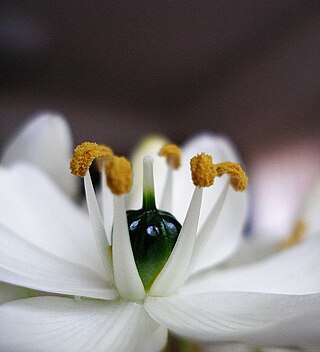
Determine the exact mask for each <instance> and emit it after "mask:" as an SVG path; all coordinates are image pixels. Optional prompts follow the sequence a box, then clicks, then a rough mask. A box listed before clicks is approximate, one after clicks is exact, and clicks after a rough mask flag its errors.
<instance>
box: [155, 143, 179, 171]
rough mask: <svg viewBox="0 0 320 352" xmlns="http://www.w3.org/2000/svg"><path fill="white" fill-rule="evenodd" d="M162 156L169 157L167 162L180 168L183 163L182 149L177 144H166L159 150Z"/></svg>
mask: <svg viewBox="0 0 320 352" xmlns="http://www.w3.org/2000/svg"><path fill="white" fill-rule="evenodd" d="M159 155H160V156H164V157H165V158H167V163H168V164H169V165H170V166H171V167H172V168H173V169H178V168H179V167H180V165H181V149H180V148H179V147H178V146H177V145H176V144H165V145H164V146H163V147H162V148H161V149H160V151H159Z"/></svg>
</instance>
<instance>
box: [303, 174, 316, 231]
mask: <svg viewBox="0 0 320 352" xmlns="http://www.w3.org/2000/svg"><path fill="white" fill-rule="evenodd" d="M319 214H320V179H318V180H317V181H316V182H315V184H314V185H313V186H312V187H311V189H310V190H309V192H308V194H307V197H306V199H305V201H304V203H303V206H302V209H301V210H300V214H299V215H298V221H299V220H302V221H303V222H304V224H305V227H306V235H310V234H314V233H317V232H319V231H320V216H319Z"/></svg>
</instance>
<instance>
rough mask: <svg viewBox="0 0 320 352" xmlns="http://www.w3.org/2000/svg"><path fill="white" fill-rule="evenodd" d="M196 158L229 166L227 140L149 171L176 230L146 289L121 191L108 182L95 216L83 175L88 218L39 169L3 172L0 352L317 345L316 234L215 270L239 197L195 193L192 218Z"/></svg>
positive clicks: (242, 200)
mask: <svg viewBox="0 0 320 352" xmlns="http://www.w3.org/2000/svg"><path fill="white" fill-rule="evenodd" d="M198 152H207V153H210V154H212V155H213V156H214V157H215V161H217V162H220V161H225V160H232V161H236V156H235V155H234V152H233V150H232V147H231V146H230V144H229V143H228V142H227V141H225V140H224V139H222V138H219V137H215V136H202V137H198V138H195V139H194V140H192V141H190V142H189V143H188V144H187V145H186V146H185V147H184V148H183V151H182V155H183V158H184V159H183V164H182V167H181V168H180V169H179V170H177V171H174V172H172V171H171V169H169V171H168V172H169V174H171V176H172V177H171V176H169V178H168V179H167V182H165V181H160V180H158V179H157V176H161V175H162V173H159V174H158V173H156V174H155V180H156V186H158V184H159V185H163V184H165V185H164V186H162V187H160V188H162V191H160V192H159V193H158V194H160V195H161V196H160V197H158V198H159V199H161V198H162V200H160V202H159V204H161V203H162V204H165V205H166V207H167V208H166V210H169V211H170V212H171V213H172V214H174V215H175V216H176V217H177V219H178V220H179V221H180V222H182V221H184V224H183V227H182V230H181V232H180V235H179V237H178V240H177V243H176V245H175V247H174V249H173V251H172V253H171V256H170V257H169V259H168V261H167V263H166V265H165V266H164V267H163V269H162V270H161V271H160V273H159V274H158V276H157V277H156V279H155V280H154V282H153V284H152V285H151V287H150V289H148V290H147V292H146V290H145V288H144V285H143V282H142V280H141V278H140V276H139V273H138V270H137V267H136V265H135V260H134V256H133V252H132V249H131V245H130V239H129V235H128V226H127V218H126V214H125V203H124V201H125V198H124V195H120V196H113V195H111V193H110V192H109V190H108V188H107V187H106V186H105V185H104V189H103V192H102V195H103V197H102V198H103V202H104V204H103V205H102V211H101V212H102V214H103V216H101V214H100V209H99V206H98V203H97V201H96V197H95V194H94V190H93V187H92V183H91V179H90V175H89V173H87V175H86V176H85V186H86V197H87V202H88V208H89V214H90V218H89V216H88V215H87V214H86V213H85V212H84V211H82V209H81V208H79V207H77V206H76V205H75V204H74V203H73V202H72V200H70V199H69V198H68V197H66V196H65V195H64V194H63V192H62V191H61V189H60V188H59V187H57V186H56V185H55V184H53V183H52V182H51V180H50V179H49V178H48V177H47V176H46V175H45V174H43V173H42V172H41V171H39V170H38V169H35V168H34V167H32V166H30V165H27V164H14V165H12V166H10V167H1V168H0V196H1V198H0V280H1V281H2V284H1V286H0V300H1V301H2V302H3V303H2V304H1V305H0V346H1V351H5V352H10V351H15V352H18V351H19V352H20V351H28V352H33V351H48V352H50V351H55V352H74V351H84V352H89V351H94V352H99V351H108V352H110V351H117V352H120V351H142V352H143V351H150V352H151V351H159V350H160V349H161V348H162V347H163V345H164V344H165V342H166V338H167V331H168V329H169V330H171V331H172V332H174V333H177V334H180V335H182V336H185V337H187V338H191V339H196V340H202V341H240V342H244V343H251V344H256V345H293V346H316V345H317V344H319V343H320V337H319V336H320V334H319V329H320V328H319V326H320V324H319V322H320V321H319V320H320V304H319V303H320V295H319V289H320V280H319V268H320V256H319V251H318V248H319V241H320V238H319V236H313V237H312V238H310V239H309V240H306V241H305V242H304V243H302V244H300V245H298V246H296V247H294V248H292V249H289V250H287V251H284V252H283V253H280V254H279V255H278V256H275V257H274V258H272V259H270V260H267V261H264V262H260V263H258V264H254V265H248V266H246V267H242V268H235V269H221V268H220V269H219V267H218V264H221V263H223V262H224V261H225V260H227V259H228V258H229V257H230V255H231V254H232V253H233V252H234V251H235V250H236V248H237V246H238V243H239V241H240V237H241V231H242V228H243V225H244V222H245V219H246V213H247V199H246V194H245V193H237V192H234V191H233V190H232V189H231V188H230V187H229V186H228V184H229V179H228V177H224V178H221V179H219V180H217V181H215V184H214V186H213V187H210V188H209V189H205V190H204V191H203V193H204V199H203V202H202V210H201V215H200V216H199V211H200V204H201V196H202V189H201V188H198V187H196V188H195V187H194V186H192V183H191V181H190V175H189V174H190V172H189V171H188V169H189V166H188V160H189V159H190V157H191V156H193V155H195V154H196V153H198ZM155 159H156V158H155ZM155 162H156V163H158V160H156V161H155ZM161 162H162V163H163V161H161ZM148 167H150V161H148V159H147V161H146V168H148ZM147 173H148V175H149V176H150V170H149V171H148V172H147ZM150 179H151V178H150ZM150 179H149V181H148V182H147V183H148V185H150ZM137 181H139V177H138V180H137ZM140 181H141V180H140ZM171 183H173V185H171ZM171 187H172V188H171ZM170 188H171V189H172V192H168V190H170ZM136 190H137V187H136V185H134V187H133V189H132V192H131V194H130V195H129V196H131V199H128V204H130V208H129V209H132V208H131V207H134V206H135V204H136V203H135V202H136V199H137V196H136ZM157 190H158V187H157ZM192 194H193V196H192ZM170 195H171V196H172V199H170ZM191 197H192V200H191V202H190V199H191ZM112 198H114V199H112ZM113 200H114V211H111V210H112V209H113V207H112V204H113ZM170 200H172V201H170ZM188 204H190V205H189V206H188ZM160 208H161V207H160ZM108 209H110V211H109V212H108ZM113 213H114V214H113ZM186 214H187V215H186ZM199 218H200V219H199ZM102 219H103V220H102ZM111 219H112V220H113V221H111ZM184 219H185V220H184ZM198 219H199V230H197V228H198V226H197V225H198ZM90 222H91V226H92V227H91V228H90ZM111 226H113V236H112V253H111V251H110V250H109V243H111V231H110V230H111Z"/></svg>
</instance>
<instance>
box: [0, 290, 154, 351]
mask: <svg viewBox="0 0 320 352" xmlns="http://www.w3.org/2000/svg"><path fill="white" fill-rule="evenodd" d="M145 316H146V313H145V311H144V309H143V307H142V306H141V305H139V304H136V303H127V302H123V301H117V302H108V303H105V302H103V301H100V302H99V301H76V300H73V299H70V298H58V297H36V298H28V299H23V300H17V301H14V302H10V303H5V304H3V305H1V306H0V345H1V348H2V350H3V351H6V352H16V351H28V352H43V351H46V352H56V351H60V352H79V351H83V352H106V351H108V352H127V351H140V346H143V345H144V341H143V340H142V336H144V337H145V338H146V339H148V338H149V336H148V333H150V334H151V333H152V331H153V330H152V329H150V328H148V325H147V324H150V321H151V319H150V318H149V319H146V317H145ZM152 326H153V327H155V326H156V324H155V323H154V322H153V325H152ZM143 331H144V332H145V334H142V332H143ZM148 351H150V352H151V351H152V350H151V349H150V350H148ZM154 352H156V350H154Z"/></svg>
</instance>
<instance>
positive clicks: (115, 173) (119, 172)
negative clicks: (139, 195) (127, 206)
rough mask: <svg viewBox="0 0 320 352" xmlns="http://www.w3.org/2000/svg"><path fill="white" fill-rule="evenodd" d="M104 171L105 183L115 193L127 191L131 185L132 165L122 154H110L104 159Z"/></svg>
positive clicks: (119, 193)
mask: <svg viewBox="0 0 320 352" xmlns="http://www.w3.org/2000/svg"><path fill="white" fill-rule="evenodd" d="M105 171H106V177H107V184H108V186H109V188H110V189H111V192H112V193H113V194H116V195H121V194H124V193H128V192H129V191H130V189H131V186H132V178H133V173H132V167H131V164H130V162H129V160H128V159H126V158H125V157H123V156H112V157H109V158H108V159H107V160H106V163H105Z"/></svg>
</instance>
